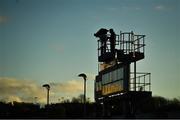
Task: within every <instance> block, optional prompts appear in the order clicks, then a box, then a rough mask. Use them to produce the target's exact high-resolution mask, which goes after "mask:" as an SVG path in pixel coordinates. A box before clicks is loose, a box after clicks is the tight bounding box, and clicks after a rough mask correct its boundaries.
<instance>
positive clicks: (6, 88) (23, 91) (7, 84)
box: [0, 77, 46, 103]
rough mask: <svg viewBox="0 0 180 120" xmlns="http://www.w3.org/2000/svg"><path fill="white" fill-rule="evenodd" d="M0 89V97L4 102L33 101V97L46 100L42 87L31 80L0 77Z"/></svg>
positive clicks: (42, 101)
mask: <svg viewBox="0 0 180 120" xmlns="http://www.w3.org/2000/svg"><path fill="white" fill-rule="evenodd" d="M0 91H1V92H0V99H1V100H4V101H6V102H10V101H18V102H34V98H35V97H38V102H41V103H45V102H46V97H45V95H46V94H45V93H44V91H43V88H42V87H41V86H38V85H37V84H36V83H35V82H33V81H28V80H17V79H14V78H8V77H0Z"/></svg>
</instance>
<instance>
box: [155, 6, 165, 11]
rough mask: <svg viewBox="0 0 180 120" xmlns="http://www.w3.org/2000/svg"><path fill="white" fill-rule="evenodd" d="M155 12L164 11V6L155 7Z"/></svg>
mask: <svg viewBox="0 0 180 120" xmlns="http://www.w3.org/2000/svg"><path fill="white" fill-rule="evenodd" d="M154 9H155V10H164V9H165V6H164V5H157V6H155V7H154Z"/></svg>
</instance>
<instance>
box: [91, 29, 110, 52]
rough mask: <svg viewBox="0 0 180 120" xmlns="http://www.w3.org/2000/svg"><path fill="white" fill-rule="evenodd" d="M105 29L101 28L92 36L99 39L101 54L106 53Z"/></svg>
mask: <svg viewBox="0 0 180 120" xmlns="http://www.w3.org/2000/svg"><path fill="white" fill-rule="evenodd" d="M107 32H108V30H107V29H104V28H101V29H100V30H99V31H97V32H96V33H95V34H94V36H95V37H98V38H100V41H101V54H105V53H106V47H107V45H106V42H107V40H108V37H107Z"/></svg>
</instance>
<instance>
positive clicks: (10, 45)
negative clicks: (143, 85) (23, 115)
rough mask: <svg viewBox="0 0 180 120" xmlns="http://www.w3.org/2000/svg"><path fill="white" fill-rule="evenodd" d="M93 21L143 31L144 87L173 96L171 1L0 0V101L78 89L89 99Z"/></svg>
mask: <svg viewBox="0 0 180 120" xmlns="http://www.w3.org/2000/svg"><path fill="white" fill-rule="evenodd" d="M100 28H107V29H110V28H113V29H114V31H115V32H116V33H117V34H118V33H119V32H120V30H121V31H124V32H130V31H134V33H136V34H144V35H146V38H145V44H146V47H145V59H143V60H141V61H138V63H137V71H140V72H150V73H151V80H152V86H151V88H152V94H153V95H159V96H163V97H167V98H174V97H176V98H177V97H180V53H179V52H180V47H179V45H180V36H179V35H180V1H179V0H0V100H5V101H12V100H17V101H26V102H33V100H34V97H38V101H39V102H45V99H46V98H45V95H46V92H45V89H44V88H42V84H45V83H49V84H50V85H51V91H50V92H51V94H50V96H51V102H58V99H59V98H61V97H64V99H71V97H76V96H78V95H79V94H83V80H82V78H79V77H78V74H79V73H82V72H84V73H86V74H87V76H88V80H87V90H88V91H87V97H90V98H91V100H92V101H93V100H94V79H95V75H97V74H98V68H97V65H98V62H97V59H98V58H97V39H96V38H95V37H94V36H93V34H94V33H95V32H96V31H97V30H98V29H100Z"/></svg>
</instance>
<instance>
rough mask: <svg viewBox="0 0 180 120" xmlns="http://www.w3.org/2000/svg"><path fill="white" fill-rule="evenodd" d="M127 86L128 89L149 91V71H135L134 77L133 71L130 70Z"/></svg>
mask: <svg viewBox="0 0 180 120" xmlns="http://www.w3.org/2000/svg"><path fill="white" fill-rule="evenodd" d="M134 80H136V81H134ZM129 86H130V87H129V90H130V91H151V73H143V72H142V73H141V72H137V73H136V79H134V73H133V72H131V74H130V82H129Z"/></svg>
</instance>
